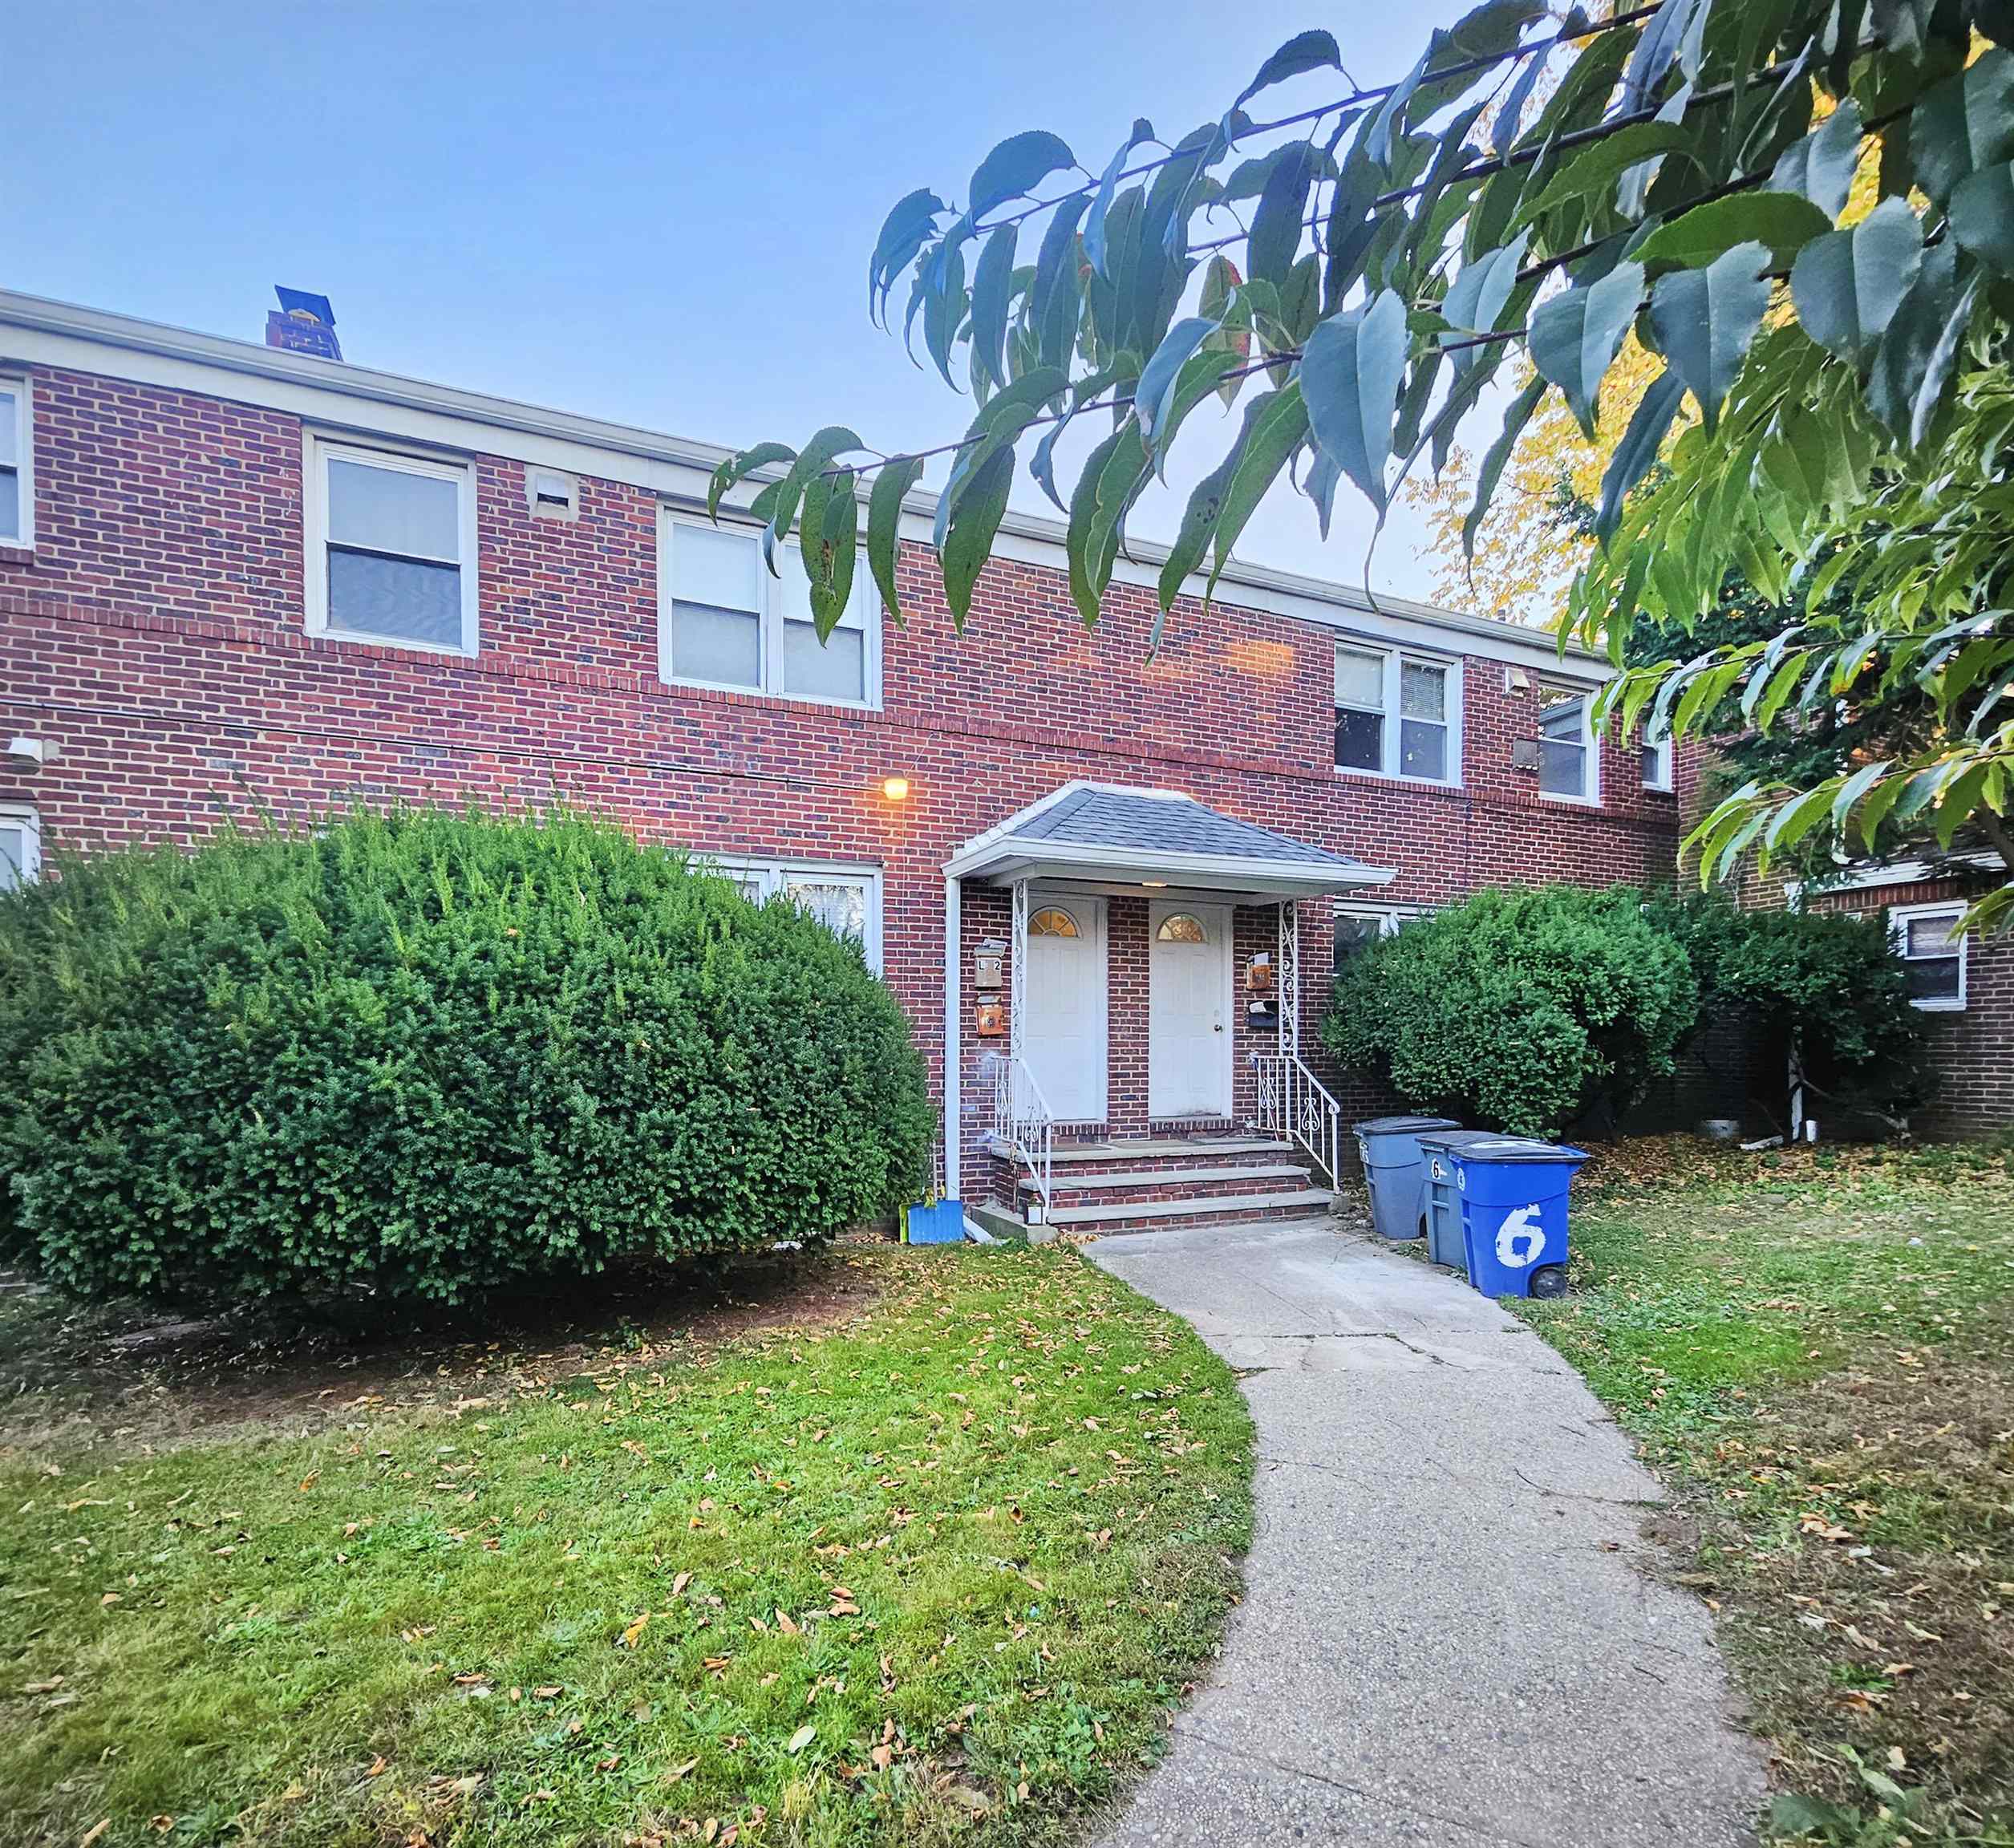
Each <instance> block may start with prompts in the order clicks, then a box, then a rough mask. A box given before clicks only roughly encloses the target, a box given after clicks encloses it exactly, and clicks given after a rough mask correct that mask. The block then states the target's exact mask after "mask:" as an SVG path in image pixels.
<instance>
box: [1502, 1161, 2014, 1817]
mask: <svg viewBox="0 0 2014 1848" xmlns="http://www.w3.org/2000/svg"><path fill="white" fill-rule="evenodd" d="M1660 1153H1662V1156H1663V1159H1662V1160H1659V1155H1660ZM1631 1165H1635V1168H1636V1169H1637V1170H1638V1173H1637V1174H1636V1175H1635V1176H1632V1174H1631V1171H1630V1170H1631ZM1589 1181H1591V1185H1587V1186H1585V1187H1584V1188H1583V1189H1582V1191H1581V1192H1580V1193H1579V1194H1578V1196H1577V1199H1576V1210H1575V1215H1574V1242H1575V1258H1574V1285H1575V1294H1574V1295H1573V1296H1572V1297H1571V1298H1570V1299H1566V1300H1564V1301H1562V1302H1560V1303H1551V1304H1543V1303H1535V1304H1531V1305H1529V1306H1528V1309H1527V1312H1528V1313H1529V1315H1530V1319H1531V1320H1532V1321H1533V1322H1534V1323H1536V1324H1537V1326H1538V1327H1539V1328H1540V1329H1541V1330H1542V1332H1543V1333H1544V1334H1545V1335H1546V1338H1547V1339H1549V1340H1550V1341H1551V1342H1552V1343H1554V1345H1555V1346H1556V1347H1558V1348H1559V1349H1560V1351H1561V1352H1562V1353H1563V1354H1565V1355H1566V1356H1567V1357H1568V1358H1569V1359H1570V1360H1572V1361H1573V1362H1574V1364H1575V1365H1577V1366H1578V1368H1580V1369H1581V1370H1582V1372H1583V1373H1585V1374H1586V1376H1587V1379H1588V1380H1589V1381H1590V1383H1591V1384H1592V1385H1593V1386H1594V1388H1595V1391H1596V1392H1599V1394H1600V1395H1601V1396H1602V1397H1603V1399H1604V1400H1607V1403H1608V1404H1610V1405H1611V1407H1612V1408H1614V1409H1615V1412H1616V1413H1617V1415H1618V1416H1619V1418H1620V1419H1621V1420H1622V1422H1623V1424H1624V1425H1625V1426H1626V1427H1627V1429H1629V1430H1630V1431H1631V1433H1633V1434H1635V1436H1636V1437H1638V1438H1639V1440H1641V1441H1642V1444H1643V1448H1644V1452H1645V1454H1646V1457H1647V1460H1648V1461H1650V1462H1651V1465H1652V1466H1653V1467H1654V1468H1655V1469H1656V1470H1657V1471H1658V1472H1659V1474H1660V1475H1661V1476H1662V1477H1663V1478H1664V1480H1665V1481H1666V1482H1667V1483H1668V1485H1670V1487H1671V1488H1672V1491H1673V1495H1674V1510H1673V1514H1672V1518H1671V1521H1670V1522H1669V1532H1668V1538H1670V1539H1672V1541H1673V1542H1675V1544H1676V1548H1677V1550H1678V1553H1679V1557H1680V1574H1681V1577H1682V1578H1683V1581H1684V1583H1687V1584H1688V1585H1691V1586H1692V1587H1696V1589H1698V1590H1699V1591H1700V1593H1701V1595H1704V1596H1705V1597H1706V1598H1708V1600H1709V1601H1710V1602H1711V1603H1712V1605H1713V1607H1714V1608H1715V1610H1716V1612H1717V1613H1718V1617H1719V1623H1720V1635H1721V1639H1722V1643H1723V1646H1724V1648H1725V1649H1726V1651H1727V1652H1728V1656H1729V1659H1730V1661H1731V1663H1732V1667H1733V1670H1734V1672H1735V1675H1736V1680H1737V1682H1738V1683H1739V1685H1740V1692H1741V1693H1742V1695H1743V1696H1744V1697H1745V1700H1746V1702H1747V1704H1748V1707H1749V1718H1750V1722H1751V1724H1753V1726H1754V1727H1755V1728H1756V1729H1757V1732H1760V1733H1761V1735H1762V1736H1763V1737H1765V1739H1766V1740H1767V1741H1769V1745H1770V1746H1771V1749H1772V1753H1773V1767H1772V1775H1773V1782H1774V1784H1775V1785H1776V1788H1777V1791H1778V1793H1779V1795H1778V1797H1777V1801H1776V1805H1775V1809H1774V1812H1773V1827H1774V1830H1775V1832H1776V1833H1777V1834H1779V1835H1781V1836H1783V1837H1785V1838H1790V1839H1810V1840H1816V1841H1822V1842H1839V1843H1855V1844H1861V1843H1866V1844H1870V1845H1871V1844H1875V1843H1886V1842H1905V1841H1908V1842H1918V1841H1921V1842H1952V1841H1957V1842H2014V1177H2010V1173H2009V1164H2008V1159H2007V1158H2006V1157H2004V1156H1997V1155H1987V1154H1984V1153H1979V1152H1976V1151H1974V1152H1968V1151H1963V1150H1932V1151H1926V1152H1924V1153H1919V1154H1915V1155H1903V1156H1897V1157H1892V1158H1884V1157H1880V1156H1878V1155H1869V1154H1864V1153H1862V1154H1857V1155H1855V1154H1848V1153H1833V1152H1830V1151H1820V1152H1817V1153H1816V1154H1815V1155H1814V1154H1813V1153H1810V1152H1806V1151H1799V1152H1797V1153H1792V1154H1783V1155H1773V1154H1771V1155H1763V1156H1761V1157H1754V1156H1740V1155H1736V1154H1728V1153H1707V1152H1705V1151H1704V1150H1702V1149H1700V1148H1699V1146H1698V1145H1676V1144H1674V1145H1670V1146H1669V1147H1668V1148H1666V1149H1663V1150H1662V1151H1661V1152H1660V1150H1659V1146H1658V1145H1635V1149H1633V1150H1631V1151H1627V1152H1626V1153H1624V1154H1623V1157H1622V1158H1621V1159H1619V1160H1615V1159H1611V1161H1609V1162H1607V1164H1606V1166H1605V1169H1604V1167H1603V1166H1601V1165H1598V1166H1597V1168H1596V1169H1594V1170H1591V1173H1590V1176H1589Z"/></svg>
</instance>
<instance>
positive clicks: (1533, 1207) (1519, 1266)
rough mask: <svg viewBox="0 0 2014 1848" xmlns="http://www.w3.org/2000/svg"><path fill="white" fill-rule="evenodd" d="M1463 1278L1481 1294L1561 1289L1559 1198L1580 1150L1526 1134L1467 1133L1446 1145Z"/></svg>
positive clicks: (1562, 1209) (1582, 1156)
mask: <svg viewBox="0 0 2014 1848" xmlns="http://www.w3.org/2000/svg"><path fill="white" fill-rule="evenodd" d="M1586 1159H1587V1155H1586V1151H1585V1150H1584V1149H1570V1148H1568V1147H1566V1145H1564V1144H1562V1143H1556V1142H1542V1141H1538V1140H1536V1139H1535V1138H1534V1137H1529V1136H1485V1137H1469V1138H1468V1139H1467V1140H1465V1141H1464V1142H1463V1143H1462V1145H1461V1146H1460V1147H1459V1148H1457V1149H1450V1150H1449V1160H1450V1161H1452V1163H1453V1167H1454V1169H1455V1190H1456V1192H1457V1194H1459V1196H1460V1197H1461V1230H1462V1239H1463V1243H1464V1245H1465V1247H1466V1250H1467V1256H1468V1270H1469V1282H1470V1283H1473V1284H1474V1285H1475V1287H1477V1289H1478V1290H1480V1291H1481V1292H1482V1293H1483V1295H1485V1296H1538V1297H1549V1296H1563V1295H1566V1204H1567V1195H1568V1193H1569V1192H1570V1189H1572V1186H1573V1181H1574V1173H1575V1172H1576V1170H1578V1168H1579V1167H1580V1165H1581V1163H1582V1162H1583V1161H1586Z"/></svg>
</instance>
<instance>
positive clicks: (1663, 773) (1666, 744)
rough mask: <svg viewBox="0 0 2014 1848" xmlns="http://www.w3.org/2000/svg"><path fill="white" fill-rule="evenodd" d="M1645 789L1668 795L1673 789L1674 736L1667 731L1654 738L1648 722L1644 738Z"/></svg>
mask: <svg viewBox="0 0 2014 1848" xmlns="http://www.w3.org/2000/svg"><path fill="white" fill-rule="evenodd" d="M1643 787H1644V788H1646V789H1656V790H1661V791H1663V792H1667V793H1669V792H1670V790H1671V788H1672V734H1671V732H1670V731H1669V730H1668V729H1667V730H1663V731H1660V732H1659V733H1658V734H1657V736H1655V738H1653V737H1652V736H1651V734H1650V731H1649V721H1648V720H1646V721H1645V730H1644V736H1643Z"/></svg>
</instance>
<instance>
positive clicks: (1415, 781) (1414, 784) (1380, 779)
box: [1333, 764, 1461, 792]
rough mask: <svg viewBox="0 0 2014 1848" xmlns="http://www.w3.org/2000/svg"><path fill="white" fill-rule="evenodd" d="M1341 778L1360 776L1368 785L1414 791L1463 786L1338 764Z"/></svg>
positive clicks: (1401, 772) (1335, 767) (1431, 778)
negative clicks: (1390, 785)
mask: <svg viewBox="0 0 2014 1848" xmlns="http://www.w3.org/2000/svg"><path fill="white" fill-rule="evenodd" d="M1333 768H1334V769H1335V773H1336V775H1337V776H1360V777H1362V778H1363V779H1364V781H1366V782H1367V783H1402V784H1406V785H1408V787H1409V788H1414V789H1445V790H1448V791H1449V792H1453V791H1456V790H1459V789H1460V788H1461V784H1460V783H1458V782H1453V781H1450V780H1448V779H1447V778H1445V777H1442V776H1408V775H1407V774H1406V773H1405V772H1404V771H1403V770H1359V769H1357V768H1355V766H1354V765H1353V764H1335V766H1334V767H1333Z"/></svg>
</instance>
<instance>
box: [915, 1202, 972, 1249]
mask: <svg viewBox="0 0 2014 1848" xmlns="http://www.w3.org/2000/svg"><path fill="white" fill-rule="evenodd" d="M908 1234H909V1242H910V1244H912V1245H955V1244H958V1242H960V1241H961V1240H962V1239H963V1238H964V1237H965V1204H964V1202H962V1201H960V1200H934V1201H932V1202H930V1204H929V1205H928V1206H922V1205H918V1206H912V1207H910V1210H909V1226H908Z"/></svg>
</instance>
